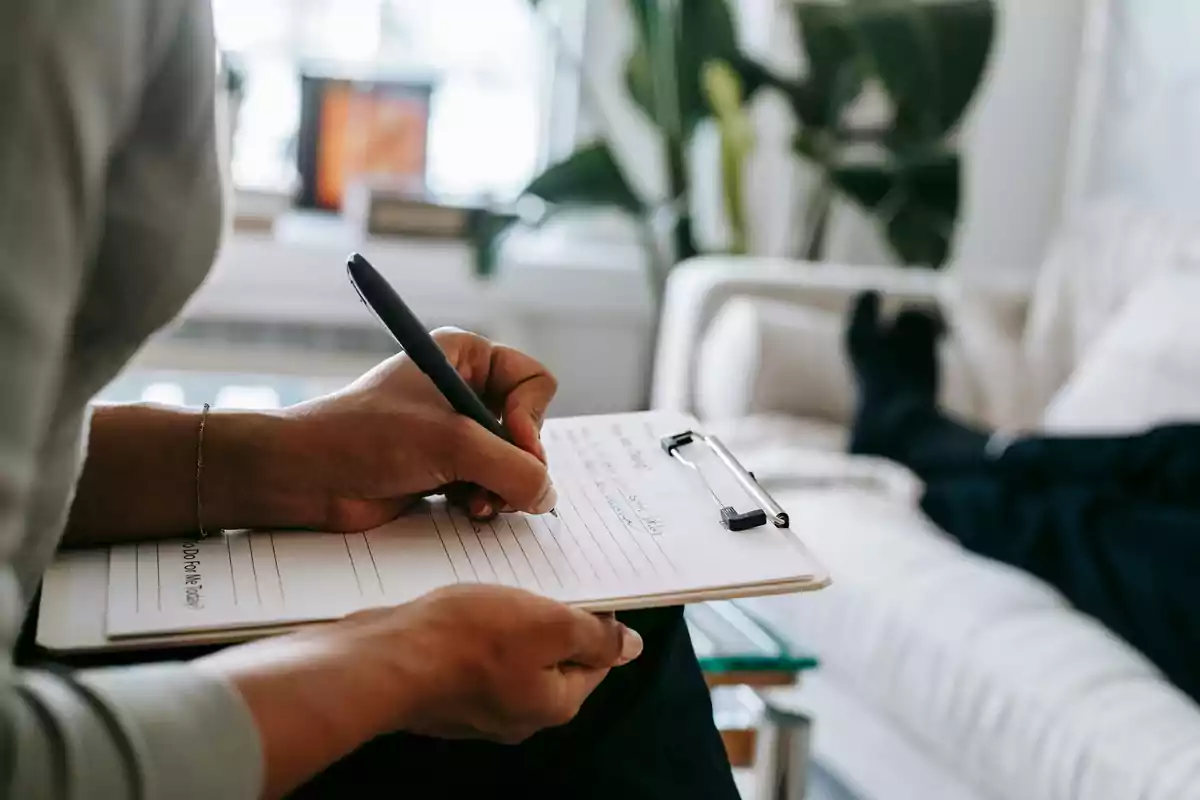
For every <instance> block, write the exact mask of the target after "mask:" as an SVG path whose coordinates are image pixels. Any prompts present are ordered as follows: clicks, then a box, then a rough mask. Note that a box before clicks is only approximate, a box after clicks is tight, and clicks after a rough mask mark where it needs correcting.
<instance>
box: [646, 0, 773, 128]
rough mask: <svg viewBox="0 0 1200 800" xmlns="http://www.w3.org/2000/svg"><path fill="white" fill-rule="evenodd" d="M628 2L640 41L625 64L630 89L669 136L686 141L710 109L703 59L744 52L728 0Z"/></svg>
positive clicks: (728, 58)
mask: <svg viewBox="0 0 1200 800" xmlns="http://www.w3.org/2000/svg"><path fill="white" fill-rule="evenodd" d="M627 3H628V6H629V9H630V13H631V15H632V17H633V20H634V27H635V28H636V30H637V42H636V44H635V46H634V50H633V53H632V54H631V55H630V58H629V61H628V62H627V63H626V67H625V85H626V89H627V90H628V91H629V94H630V97H632V98H633V100H634V102H635V103H637V105H638V106H639V107H641V109H642V110H643V111H644V112H645V113H646V115H647V116H648V117H649V118H650V119H651V121H653V122H654V123H655V124H656V125H657V126H658V127H659V128H661V129H662V130H663V131H664V132H665V133H666V135H667V137H668V138H669V139H672V140H678V141H680V142H684V141H687V140H688V138H689V137H690V136H691V133H692V131H693V129H694V128H695V127H696V124H697V123H699V122H700V121H701V120H702V119H704V118H705V117H707V116H709V115H710V114H711V113H712V109H711V107H710V106H709V104H708V101H707V99H706V97H705V94H704V87H703V86H702V85H701V73H702V70H703V68H704V64H705V63H707V62H710V61H726V62H729V63H734V62H735V61H737V60H739V59H740V58H741V54H740V53H739V52H738V46H737V32H736V29H735V27H734V23H733V16H732V14H730V11H729V6H728V4H727V0H686V2H680V3H668V2H663V0H627ZM755 88H757V85H755Z"/></svg>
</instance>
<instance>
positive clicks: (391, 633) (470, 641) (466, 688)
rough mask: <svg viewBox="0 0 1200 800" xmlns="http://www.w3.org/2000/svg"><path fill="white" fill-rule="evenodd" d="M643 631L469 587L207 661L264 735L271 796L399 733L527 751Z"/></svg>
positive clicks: (514, 594)
mask: <svg viewBox="0 0 1200 800" xmlns="http://www.w3.org/2000/svg"><path fill="white" fill-rule="evenodd" d="M641 648H642V642H641V638H640V637H639V636H638V635H637V633H635V632H633V631H631V630H629V629H627V628H625V627H624V626H623V625H621V624H620V623H619V622H617V621H616V620H615V619H613V618H611V617H597V616H595V615H592V614H588V613H585V612H582V611H577V610H575V609H571V608H569V607H567V606H564V605H561V604H559V603H556V602H554V601H552V600H547V599H544V598H541V597H537V596H535V595H532V594H529V593H527V592H523V591H520V590H517V589H510V588H505V587H488V586H457V587H451V588H448V589H443V590H439V591H436V592H433V593H431V594H429V595H426V596H425V597H423V598H421V599H419V600H417V601H415V602H412V603H408V604H406V605H402V606H399V607H397V608H390V609H376V610H372V611H366V612H362V613H359V614H354V615H352V616H350V617H347V618H346V619H345V620H342V621H341V622H338V623H335V624H332V625H329V626H325V627H322V628H318V629H314V630H310V631H306V632H303V633H299V634H293V635H289V636H283V637H278V638H274V639H268V640H263V641H260V642H256V643H253V644H250V645H244V646H241V647H236V648H231V649H228V650H225V651H222V652H220V653H218V654H216V655H214V656H209V657H207V658H205V659H201V660H200V661H198V662H197V664H198V665H199V666H200V668H202V669H205V670H208V671H210V672H215V673H217V674H219V675H221V676H223V677H224V678H225V679H226V680H228V681H230V682H231V683H232V684H233V686H234V687H236V688H237V690H238V691H239V692H240V693H241V694H242V696H243V697H244V698H245V700H246V703H247V706H248V707H249V708H250V711H251V713H252V715H253V716H254V718H255V721H256V723H257V725H258V728H259V731H260V734H261V737H262V741H263V745H264V751H265V757H266V764H267V770H268V789H269V791H268V794H282V793H283V792H286V791H288V790H289V789H290V788H293V787H294V786H296V785H297V784H298V783H299V782H301V781H303V780H304V779H306V778H307V777H309V776H311V775H312V774H314V773H315V772H316V771H318V770H320V769H321V768H323V767H324V766H326V765H327V764H329V763H331V762H332V761H333V760H336V759H337V758H339V757H341V756H342V755H344V754H345V753H346V752H348V751H349V750H351V749H353V748H355V747H357V746H358V745H359V744H361V743H363V742H365V741H367V740H368V739H370V738H373V737H374V736H377V735H379V734H382V733H385V732H388V731H393V730H408V731H412V732H416V733H423V734H428V735H435V736H441V737H445V738H483V739H489V740H493V741H499V742H510V743H511V742H519V741H521V740H523V739H525V738H527V737H529V736H531V735H532V734H534V733H535V732H537V731H539V730H541V729H543V728H546V727H552V726H556V725H561V724H565V723H566V722H568V721H569V720H571V719H572V718H573V717H574V716H575V714H576V713H577V712H578V711H579V708H580V706H581V705H582V704H583V702H584V700H585V699H586V698H587V697H588V695H589V694H591V692H592V691H593V690H594V689H595V688H596V686H598V685H599V683H600V682H601V681H602V680H603V679H604V676H605V675H607V674H608V671H609V669H610V668H612V667H614V666H619V665H621V664H624V663H626V662H628V661H630V660H632V659H633V658H636V657H637V656H638V655H639V654H640V653H641Z"/></svg>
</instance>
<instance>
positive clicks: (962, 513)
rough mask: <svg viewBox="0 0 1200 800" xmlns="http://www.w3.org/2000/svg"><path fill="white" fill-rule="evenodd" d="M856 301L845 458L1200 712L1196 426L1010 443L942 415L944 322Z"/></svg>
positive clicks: (1199, 430)
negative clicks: (1144, 660) (900, 469)
mask: <svg viewBox="0 0 1200 800" xmlns="http://www.w3.org/2000/svg"><path fill="white" fill-rule="evenodd" d="M879 305H880V304H879V297H878V295H876V294H874V293H865V294H863V295H860V296H859V297H858V298H857V300H856V302H855V304H854V308H853V310H852V313H851V318H850V321H849V324H848V327H847V331H846V337H845V344H846V348H847V350H848V354H849V358H850V361H851V362H852V364H853V369H854V373H855V380H856V382H857V388H858V407H857V409H856V413H855V419H854V424H853V429H852V434H851V441H850V450H851V452H852V453H855V454H861V455H873V456H881V457H884V458H888V459H890V460H892V461H895V462H898V463H900V464H902V465H904V466H906V467H908V468H909V469H911V470H912V471H913V472H914V473H915V474H916V475H917V476H918V477H919V478H921V480H923V481H924V483H925V490H924V494H923V496H922V499H921V508H922V510H923V511H924V512H925V514H926V515H928V516H929V518H930V519H931V520H932V521H933V522H934V523H936V524H937V525H938V526H939V527H940V528H941V529H942V530H944V531H946V532H947V533H949V534H950V535H951V536H953V537H955V538H956V539H957V540H958V541H959V542H961V543H962V545H963V546H964V547H966V548H968V549H970V550H972V551H974V552H976V553H979V554H981V555H984V556H987V557H989V558H992V559H995V560H997V561H1002V562H1005V563H1007V564H1011V565H1013V566H1016V567H1020V568H1021V569H1024V570H1026V571H1028V572H1030V573H1031V574H1033V575H1036V576H1037V577H1039V578H1041V579H1042V580H1044V581H1046V582H1048V583H1050V584H1052V585H1053V586H1054V587H1056V588H1057V589H1058V590H1059V591H1060V592H1061V593H1062V594H1063V595H1064V596H1065V597H1066V598H1067V599H1068V600H1069V601H1070V602H1071V603H1072V604H1074V605H1075V607H1077V608H1078V609H1079V610H1081V611H1083V612H1085V613H1087V614H1089V615H1091V616H1093V617H1095V618H1096V619H1097V620H1099V621H1100V622H1102V623H1103V624H1104V625H1106V626H1107V627H1108V628H1109V629H1110V630H1112V631H1113V632H1114V633H1116V634H1118V635H1119V636H1121V637H1122V638H1124V639H1125V640H1126V641H1127V642H1129V643H1130V644H1131V645H1133V646H1134V647H1136V648H1137V649H1138V650H1140V651H1141V652H1142V653H1143V654H1145V655H1146V656H1147V657H1148V658H1149V659H1150V660H1151V661H1153V662H1154V663H1155V664H1156V665H1157V666H1158V667H1159V669H1161V670H1162V671H1163V673H1164V674H1165V675H1166V677H1167V678H1168V679H1170V680H1171V681H1172V682H1173V683H1174V684H1175V685H1176V686H1178V687H1179V688H1180V689H1182V690H1183V691H1184V692H1186V693H1187V694H1188V695H1190V696H1191V697H1192V698H1193V699H1196V700H1200V592H1197V590H1196V580H1197V576H1200V424H1195V425H1186V424H1180V425H1165V426H1162V427H1157V428H1154V429H1151V430H1148V431H1146V432H1143V433H1139V434H1136V435H1130V436H1096V437H1044V436H1027V437H1020V438H1015V439H1013V440H1012V441H1010V442H1002V441H1000V439H999V437H997V436H995V435H993V434H992V433H991V432H988V431H984V430H979V429H975V428H972V427H970V426H968V425H965V424H963V423H961V422H958V421H956V420H954V419H952V418H951V417H949V416H948V415H947V414H945V413H944V412H942V411H941V410H939V409H938V406H937V401H936V398H937V391H938V377H939V376H938V364H937V356H936V349H937V341H938V339H939V337H940V336H941V335H942V333H943V325H942V321H941V319H940V318H939V317H938V316H937V315H936V314H933V313H930V312H927V311H923V310H917V309H906V310H904V311H901V312H900V313H899V314H898V315H897V316H896V318H895V320H894V321H891V322H885V321H883V320H882V319H881V317H880V309H879Z"/></svg>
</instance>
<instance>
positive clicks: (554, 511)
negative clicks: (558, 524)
mask: <svg viewBox="0 0 1200 800" xmlns="http://www.w3.org/2000/svg"><path fill="white" fill-rule="evenodd" d="M550 513H551V514H553V515H554V517H555V519H557V518H558V509H557V508H552V509H550Z"/></svg>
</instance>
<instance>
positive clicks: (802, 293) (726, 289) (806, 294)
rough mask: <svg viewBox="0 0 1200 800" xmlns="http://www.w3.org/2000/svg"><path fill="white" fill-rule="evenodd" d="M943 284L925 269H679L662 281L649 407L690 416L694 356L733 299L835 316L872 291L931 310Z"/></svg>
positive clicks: (710, 265) (738, 265)
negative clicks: (783, 304)
mask: <svg viewBox="0 0 1200 800" xmlns="http://www.w3.org/2000/svg"><path fill="white" fill-rule="evenodd" d="M944 280H945V278H944V276H943V275H941V274H939V273H937V272H934V271H932V270H927V269H913V268H900V267H886V266H872V267H860V266H854V267H851V266H846V265H842V264H813V263H807V262H801V261H789V260H780V259H761V258H733V257H720V256H706V257H700V258H696V259H692V260H690V261H688V262H686V263H684V264H680V265H679V266H678V267H676V268H675V270H674V271H673V272H672V274H671V276H670V279H669V280H668V281H667V289H666V294H665V297H664V301H663V309H662V315H663V316H662V324H661V327H660V331H659V338H658V345H657V360H656V362H655V374H654V385H653V392H652V396H651V397H652V405H653V407H654V408H663V409H673V410H680V411H688V412H694V411H695V388H696V379H697V375H696V362H697V353H698V350H699V348H700V344H701V342H702V341H703V339H704V335H705V333H706V332H707V330H708V328H709V326H710V325H711V323H712V321H713V319H714V317H716V315H717V313H718V312H719V311H720V310H721V307H722V306H724V305H725V303H726V302H727V301H728V300H729V299H731V298H733V297H747V296H749V297H764V298H771V299H774V300H778V301H784V302H790V303H797V304H800V305H806V306H809V307H814V308H819V309H825V310H829V311H834V312H842V311H844V310H845V309H846V307H847V305H848V304H849V302H850V300H851V299H852V298H853V297H854V295H856V294H857V293H859V292H861V291H864V290H867V289H875V290H877V291H879V292H881V293H882V294H884V295H885V296H886V297H887V298H888V299H889V301H890V302H894V303H897V304H901V303H924V304H928V303H930V302H936V301H937V299H938V297H939V294H940V292H941V289H940V286H941V283H942V282H943V281H944Z"/></svg>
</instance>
